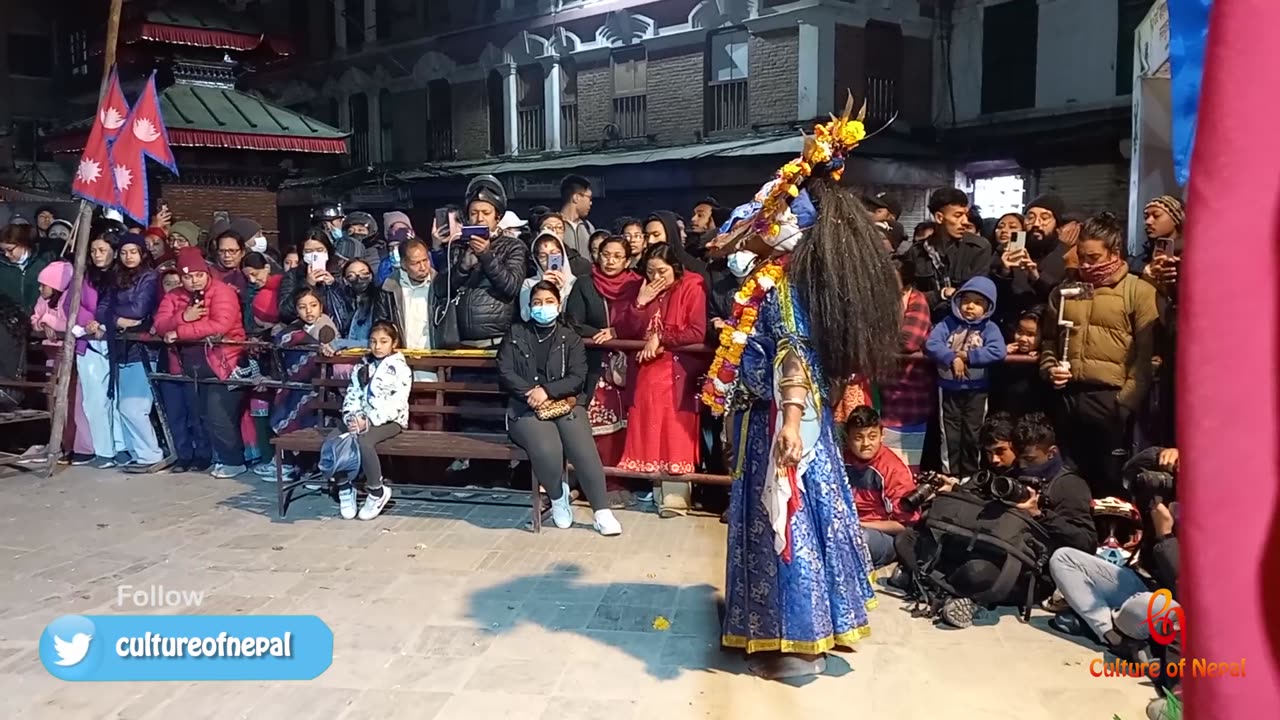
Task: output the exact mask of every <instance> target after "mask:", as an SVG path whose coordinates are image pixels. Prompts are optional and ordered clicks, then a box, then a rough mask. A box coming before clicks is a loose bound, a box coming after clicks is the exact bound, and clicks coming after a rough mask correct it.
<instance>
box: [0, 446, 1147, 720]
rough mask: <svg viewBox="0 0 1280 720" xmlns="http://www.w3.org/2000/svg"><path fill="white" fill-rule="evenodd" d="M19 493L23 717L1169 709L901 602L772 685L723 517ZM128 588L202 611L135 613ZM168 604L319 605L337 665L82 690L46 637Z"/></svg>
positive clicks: (104, 476)
mask: <svg viewBox="0 0 1280 720" xmlns="http://www.w3.org/2000/svg"><path fill="white" fill-rule="evenodd" d="M0 482H3V483H4V485H5V495H6V503H5V505H4V509H3V510H2V511H0V570H2V571H3V573H2V574H0V577H3V579H4V583H3V585H0V689H3V692H0V718H5V719H16V718H41V719H43V718H50V719H54V720H77V719H79V718H88V719H93V720H99V719H102V718H121V719H124V718H128V719H129V720H143V719H146V720H152V719H158V718H175V717H177V718H182V720H199V719H200V718H220V719H226V718H266V719H270V720H274V719H276V718H317V719H328V718H335V719H342V720H348V719H350V720H355V719H358V718H377V719H378V720H391V719H393V718H415V719H423V720H429V719H431V718H435V719H436V720H480V719H484V720H500V719H505V718H512V719H520V720H524V719H526V718H528V719H532V720H539V719H542V718H545V719H546V720H553V719H554V720H577V719H581V720H594V719H597V718H599V719H600V720H632V719H635V720H640V719H641V718H643V719H644V720H649V719H651V718H661V719H662V720H685V719H694V718H696V719H698V720H707V719H718V718H733V719H735V720H738V719H750V718H777V717H803V716H805V713H806V711H812V712H813V713H814V714H815V715H817V714H819V713H820V714H821V715H822V716H830V715H831V714H832V712H833V711H834V712H835V713H836V715H837V716H839V717H876V718H886V719H888V718H892V719H898V720H913V719H916V718H920V719H924V718H941V717H945V718H949V719H950V718H960V719H966V718H974V719H975V720H977V719H981V720H1003V719H1006V718H1007V719H1008V720H1039V719H1041V718H1045V719H1048V718H1071V719H1072V720H1092V719H1095V718H1096V719H1097V720H1111V718H1112V715H1113V714H1116V713H1118V714H1119V715H1120V716H1121V717H1122V718H1124V720H1140V719H1141V718H1143V717H1145V715H1144V713H1143V708H1144V706H1145V703H1146V701H1147V700H1148V699H1149V698H1150V697H1153V691H1152V690H1151V689H1150V687H1149V686H1148V685H1145V684H1139V683H1138V682H1137V681H1135V680H1131V679H1115V678H1093V677H1091V676H1090V675H1089V672H1088V664H1089V661H1090V660H1092V659H1094V658H1096V657H1099V654H1100V653H1099V649H1098V648H1096V647H1093V646H1087V645H1086V644H1078V643H1077V642H1075V641H1072V640H1070V639H1067V638H1064V637H1061V636H1058V635H1055V634H1053V633H1052V632H1051V631H1049V630H1047V629H1046V627H1045V623H1046V621H1047V616H1044V615H1043V614H1040V615H1038V616H1036V617H1034V618H1033V619H1032V622H1031V624H1030V625H1024V624H1022V623H1021V622H1019V620H1018V619H1017V618H1016V617H1014V616H1013V615H1012V614H1009V613H1005V614H1002V615H999V616H996V617H992V618H989V619H987V620H986V621H984V622H983V623H982V624H980V625H977V626H975V627H973V628H970V629H967V630H964V631H948V630H943V629H940V628H935V627H933V626H932V625H931V624H930V623H928V622H927V621H924V620H916V619H912V618H911V617H910V615H909V614H908V613H907V612H906V610H905V609H904V606H903V605H902V603H901V602H900V601H898V600H896V599H894V598H891V597H889V596H884V597H883V598H882V602H881V605H880V607H879V608H878V609H876V610H875V611H873V612H872V623H873V633H872V635H871V637H869V638H867V639H866V640H864V641H862V642H861V643H859V645H858V647H857V648H856V650H855V651H854V652H851V653H845V654H841V655H838V656H835V657H834V658H833V660H832V661H831V663H830V667H829V669H828V675H826V676H823V677H819V678H817V679H815V680H814V681H812V682H811V683H809V684H807V685H805V686H803V687H791V686H788V685H783V684H779V683H771V682H765V681H762V680H759V679H757V678H754V677H753V676H751V675H750V674H748V673H747V672H746V671H745V664H744V662H743V661H742V659H741V657H740V656H739V655H737V654H734V653H729V652H724V651H722V650H721V649H720V647H719V643H718V637H719V620H718V616H717V600H718V599H719V596H720V591H721V587H722V583H723V578H724V529H723V527H722V526H721V525H720V524H719V523H718V522H717V520H716V519H715V518H707V517H690V518H683V519H673V520H660V519H659V518H658V517H657V516H656V515H652V514H643V513H638V512H622V513H619V518H620V519H621V521H622V524H623V526H624V534H623V535H622V536H620V537H616V538H603V537H600V536H598V535H596V534H595V532H593V531H592V530H591V529H590V525H589V524H585V525H577V526H575V527H574V528H573V529H571V530H557V529H555V528H554V527H553V528H550V529H546V530H544V531H543V532H542V534H541V535H536V536H535V535H533V534H531V533H530V532H528V531H526V530H525V529H524V524H525V522H526V521H527V519H528V518H527V510H525V509H522V508H510V507H508V508H504V507H492V506H465V505H458V504H449V503H421V502H407V501H401V502H398V503H395V504H393V505H392V506H391V507H390V508H389V509H388V512H387V513H386V514H385V515H384V516H382V517H381V518H379V519H377V520H375V521H372V522H360V521H358V520H352V521H344V520H342V519H340V518H339V517H338V516H337V508H336V507H335V506H334V505H333V504H332V503H330V502H329V501H328V499H327V498H324V497H319V496H313V497H304V498H302V499H300V500H298V501H296V502H295V503H294V504H293V505H292V506H291V508H290V512H289V516H288V518H286V519H285V520H283V521H282V520H279V519H277V518H276V517H275V512H274V502H275V495H274V490H275V488H274V486H272V485H268V484H265V483H261V482H260V481H258V480H257V479H256V478H254V477H253V476H252V475H248V476H243V477H241V478H238V479H235V480H215V479H213V478H211V477H209V476H207V475H196V474H185V475H154V476H125V475H122V474H118V473H111V472H104V471H95V470H90V469H87V468H71V469H65V470H63V471H62V472H60V473H59V474H57V475H55V476H54V477H53V478H52V479H50V480H48V481H44V482H41V481H38V480H35V479H33V478H31V477H27V476H13V477H8V478H5V479H3V480H0ZM576 512H577V519H578V520H579V522H585V523H589V522H590V520H589V515H590V514H589V510H588V509H587V508H583V507H579V508H576ZM124 585H129V586H132V587H133V588H134V589H139V588H150V587H152V586H154V587H163V588H164V589H166V590H180V591H200V592H203V593H204V599H203V602H202V604H201V605H200V606H199V607H194V608H136V607H132V606H126V607H120V606H118V605H117V599H118V591H119V588H120V587H121V586H124ZM153 612H159V613H174V612H182V613H208V614H234V613H262V614H314V615H318V616H320V617H321V618H322V619H324V620H325V621H326V622H327V623H328V624H329V626H330V627H331V628H332V629H333V634H334V638H335V647H334V659H333V664H332V666H331V667H330V668H329V670H328V671H327V672H325V673H324V674H323V675H321V676H320V677H319V678H317V679H316V680H314V681H310V682H293V683H66V682H62V681H60V680H57V679H55V678H53V677H52V676H50V675H49V674H48V673H47V672H46V671H45V670H44V668H43V666H42V665H41V664H40V661H39V657H38V652H37V641H38V638H39V636H40V633H41V632H42V630H43V629H44V626H45V625H46V624H47V623H49V622H50V621H52V620H53V619H55V618H56V617H58V616H60V615H64V614H75V613H81V614H111V613H153ZM658 618H665V619H666V620H667V621H668V622H669V624H670V626H669V627H668V628H666V629H663V630H658V629H655V620H657V619H658ZM658 625H659V626H661V625H663V623H658Z"/></svg>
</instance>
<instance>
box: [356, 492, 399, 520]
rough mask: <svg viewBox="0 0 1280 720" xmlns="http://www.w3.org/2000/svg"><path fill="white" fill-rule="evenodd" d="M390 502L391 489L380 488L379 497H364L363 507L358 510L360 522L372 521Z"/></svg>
mask: <svg viewBox="0 0 1280 720" xmlns="http://www.w3.org/2000/svg"><path fill="white" fill-rule="evenodd" d="M390 500H391V488H389V487H387V486H386V485H383V486H382V494H381V495H365V496H364V505H363V506H362V507H361V508H360V519H361V520H372V519H374V518H376V517H378V515H380V514H381V513H382V509H383V508H385V507H386V506H387V503H388V502H389V501H390Z"/></svg>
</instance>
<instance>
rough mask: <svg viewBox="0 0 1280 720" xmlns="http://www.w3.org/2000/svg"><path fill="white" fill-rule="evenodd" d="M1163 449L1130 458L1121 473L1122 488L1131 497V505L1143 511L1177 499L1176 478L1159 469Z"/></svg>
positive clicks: (1144, 452)
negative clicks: (1122, 479) (1122, 477)
mask: <svg viewBox="0 0 1280 720" xmlns="http://www.w3.org/2000/svg"><path fill="white" fill-rule="evenodd" d="M1163 449H1164V448H1159V447H1154V448H1148V449H1146V450H1143V451H1142V452H1140V453H1138V454H1137V455H1134V456H1133V457H1132V458H1130V460H1129V462H1127V463H1125V466H1124V470H1123V471H1122V475H1123V476H1124V487H1125V489H1126V490H1128V491H1129V493H1130V494H1131V495H1132V496H1133V504H1134V505H1137V506H1138V507H1139V508H1141V509H1143V510H1144V511H1145V510H1149V509H1151V508H1152V507H1154V506H1155V505H1157V504H1159V503H1165V504H1168V503H1170V502H1173V501H1174V500H1175V499H1177V489H1178V480H1177V476H1175V475H1174V474H1173V473H1170V472H1167V471H1165V470H1164V469H1162V468H1161V467H1160V461H1159V457H1160V451H1161V450H1163Z"/></svg>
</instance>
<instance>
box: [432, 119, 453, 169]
mask: <svg viewBox="0 0 1280 720" xmlns="http://www.w3.org/2000/svg"><path fill="white" fill-rule="evenodd" d="M442 125H443V127H441V126H437V125H436V124H435V123H432V124H431V126H430V127H429V128H428V129H427V159H428V160H433V161H443V160H452V159H453V128H452V123H442Z"/></svg>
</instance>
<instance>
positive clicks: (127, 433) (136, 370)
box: [115, 362, 164, 465]
mask: <svg viewBox="0 0 1280 720" xmlns="http://www.w3.org/2000/svg"><path fill="white" fill-rule="evenodd" d="M152 402H153V398H152V395H151V381H150V380H148V379H147V368H146V363H141V362H135V363H129V364H127V365H121V366H120V379H119V382H117V383H116V413H115V415H116V418H117V421H118V424H119V425H120V426H122V428H123V430H124V444H125V446H127V447H128V448H129V454H130V455H133V459H134V461H135V462H139V463H142V464H143V465H151V464H153V463H158V462H160V461H161V460H163V459H164V452H162V451H161V450H160V443H159V442H158V441H157V440H156V429H155V426H153V425H152V424H151V403H152Z"/></svg>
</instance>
